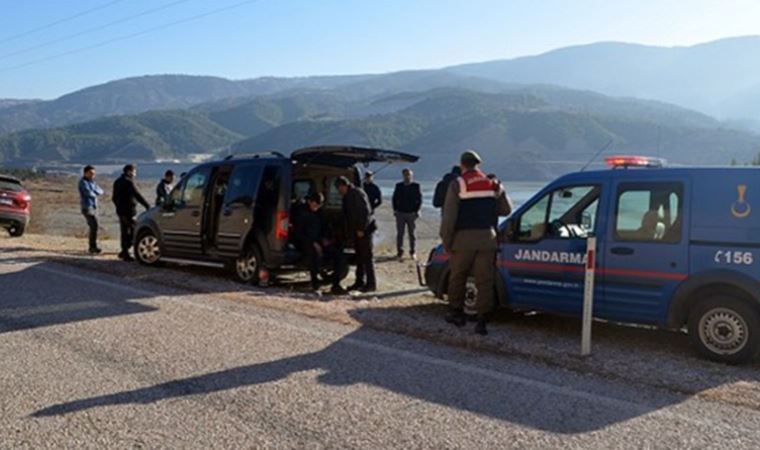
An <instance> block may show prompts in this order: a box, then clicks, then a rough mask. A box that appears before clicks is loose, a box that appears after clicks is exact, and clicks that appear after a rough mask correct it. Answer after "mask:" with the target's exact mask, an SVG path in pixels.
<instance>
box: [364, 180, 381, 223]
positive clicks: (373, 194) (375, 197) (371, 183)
mask: <svg viewBox="0 0 760 450" xmlns="http://www.w3.org/2000/svg"><path fill="white" fill-rule="evenodd" d="M362 189H364V193H365V194H367V198H368V199H369V205H370V206H371V207H372V212H373V213H374V212H375V210H376V209H377V207H378V206H380V205H381V204H382V203H383V193H382V192H380V188H379V187H378V186H377V185H376V184H375V174H374V173H372V171H371V170H368V171H367V172H366V173H365V174H364V183H362Z"/></svg>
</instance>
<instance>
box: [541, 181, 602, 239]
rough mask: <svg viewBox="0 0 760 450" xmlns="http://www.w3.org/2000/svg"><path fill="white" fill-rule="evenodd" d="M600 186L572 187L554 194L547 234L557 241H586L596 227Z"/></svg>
mask: <svg viewBox="0 0 760 450" xmlns="http://www.w3.org/2000/svg"><path fill="white" fill-rule="evenodd" d="M600 192H601V188H599V186H572V187H567V188H561V189H557V190H556V191H554V192H552V197H551V207H550V211H549V226H548V230H547V233H548V235H549V236H550V237H552V238H555V239H586V238H587V237H588V234H589V233H590V232H592V231H594V228H595V227H596V210H597V206H598V205H599V193H600Z"/></svg>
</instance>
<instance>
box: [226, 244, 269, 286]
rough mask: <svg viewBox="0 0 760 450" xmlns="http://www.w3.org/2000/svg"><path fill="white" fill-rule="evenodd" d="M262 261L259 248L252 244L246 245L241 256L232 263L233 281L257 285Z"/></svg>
mask: <svg viewBox="0 0 760 450" xmlns="http://www.w3.org/2000/svg"><path fill="white" fill-rule="evenodd" d="M263 261H264V260H263V258H262V257H261V250H259V247H258V246H257V245H256V244H253V243H250V244H248V246H247V247H246V249H245V250H244V251H243V254H242V256H240V257H239V258H237V259H236V260H235V261H233V262H232V273H233V275H234V276H235V280H236V281H238V282H240V283H245V284H249V283H251V284H258V282H259V269H261V264H262V263H263Z"/></svg>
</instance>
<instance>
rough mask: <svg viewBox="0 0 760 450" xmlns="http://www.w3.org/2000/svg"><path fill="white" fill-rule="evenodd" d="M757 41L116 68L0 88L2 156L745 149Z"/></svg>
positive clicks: (678, 154) (528, 164)
mask: <svg viewBox="0 0 760 450" xmlns="http://www.w3.org/2000/svg"><path fill="white" fill-rule="evenodd" d="M758 49H760V38H756V37H748V38H736V39H729V40H722V41H717V42H713V43H708V44H703V45H698V46H693V47H684V48H663V47H649V46H642V45H635V44H621V43H599V44H590V45H585V46H577V47H568V48H564V49H559V50H555V51H552V52H548V53H545V54H542V55H537V56H530V57H523V58H516V59H512V60H504V61H491V62H485V63H476V64H468V65H462V66H456V67H450V68H445V69H438V70H417V71H404V72H396V73H389V74H380V75H352V76H320V77H302V78H276V77H265V78H257V79H251V80H237V81H235V80H228V79H224V78H219V77H202V76H185V75H155V76H144V77H136V78H127V79H123V80H117V81H113V82H110V83H105V84H102V85H98V86H93V87H90V88H86V89H82V90H80V91H77V92H73V93H71V94H68V95H65V96H63V97H60V98H58V99H55V100H51V101H23V100H22V101H16V100H10V101H8V100H0V134H2V133H6V135H5V136H0V161H6V162H8V161H19V160H23V161H84V160H87V161H114V160H117V159H120V158H121V159H124V160H127V159H129V160H151V159H155V158H184V157H186V156H187V155H188V154H191V153H206V152H210V151H216V150H221V149H226V150H229V148H230V146H232V147H231V148H232V149H234V150H235V151H240V150H243V151H253V150H271V149H278V150H281V151H286V152H287V151H290V150H292V149H294V148H297V147H301V146H306V145H313V144H317V143H343V144H360V145H375V146H383V147H393V148H399V149H403V150H407V151H413V152H417V153H420V154H422V155H423V161H429V163H426V164H424V169H423V170H425V171H428V170H429V171H430V172H431V173H432V172H438V171H439V170H441V169H442V167H443V166H444V165H447V164H448V163H449V160H453V159H455V158H454V156H455V154H456V153H458V152H459V151H461V150H462V149H463V148H465V147H474V148H478V149H480V150H482V151H483V152H484V153H485V154H486V155H487V157H489V159H492V160H499V161H503V162H504V163H503V164H502V165H501V166H499V167H498V169H499V170H500V171H502V172H508V173H510V174H513V175H515V176H518V175H519V176H521V177H535V176H542V177H543V176H552V175H554V174H556V173H560V172H563V171H566V170H571V169H573V168H576V167H578V166H579V165H580V164H581V163H583V162H585V161H586V160H587V159H588V158H589V157H590V156H591V155H593V154H594V153H595V152H596V151H597V150H598V149H599V148H601V147H602V146H604V145H605V144H607V143H608V142H610V147H611V150H610V151H615V152H623V151H625V152H635V153H648V154H653V153H659V154H661V155H662V156H665V157H667V158H669V159H671V160H673V161H675V162H677V163H698V164H699V163H701V164H727V163H728V162H730V161H731V160H732V159H733V160H736V161H738V162H747V161H751V160H754V159H755V157H756V156H757V154H758V152H759V151H760V137H758V135H756V134H754V133H752V132H748V131H741V130H740V129H741V128H745V129H749V128H751V127H753V126H755V125H756V124H757V123H760V120H758V119H760V107H758V106H756V105H760V102H753V99H755V98H757V97H760V71H757V70H755V69H756V67H755V66H756V65H757V66H760V60H757V58H755V57H754V56H755V55H756V54H757V50H758ZM563 86H571V87H572V89H571V88H568V87H563ZM599 92H601V93H599ZM634 97H638V98H634ZM646 98H650V99H655V100H648V99H646ZM668 102H670V103H668ZM676 104H679V105H684V104H686V105H690V106H691V107H693V108H695V109H696V110H695V109H688V108H685V107H683V106H676ZM755 108H758V109H757V111H756V110H755ZM700 111H701V112H700ZM705 111H707V112H711V113H713V114H719V113H720V112H721V111H722V112H724V113H725V112H726V111H730V114H729V116H730V117H732V119H731V120H730V121H720V120H717V119H715V118H713V117H711V116H710V115H708V114H707V113H706V112H705ZM726 114H728V113H726ZM24 130H25V131H24ZM8 133H10V134H8ZM233 144H234V146H233ZM433 155H435V158H428V157H430V156H433ZM452 158H453V159H452ZM507 161H508V162H509V163H507ZM538 162H540V164H539V163H538Z"/></svg>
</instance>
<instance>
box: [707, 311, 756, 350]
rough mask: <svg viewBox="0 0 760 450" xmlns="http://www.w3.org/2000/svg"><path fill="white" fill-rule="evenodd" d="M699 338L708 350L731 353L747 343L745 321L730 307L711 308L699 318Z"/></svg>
mask: <svg viewBox="0 0 760 450" xmlns="http://www.w3.org/2000/svg"><path fill="white" fill-rule="evenodd" d="M699 338H700V340H701V341H702V343H703V344H704V345H705V346H706V347H707V348H708V349H709V350H710V351H712V352H714V353H717V354H723V355H731V354H734V353H737V352H739V351H741V350H742V349H743V348H744V346H745V345H747V340H748V333H747V323H746V322H745V320H744V318H743V317H742V316H741V315H740V314H738V313H737V312H736V311H734V310H732V309H729V308H713V309H711V310H709V311H707V312H706V313H705V314H704V315H703V316H702V317H701V319H700V320H699Z"/></svg>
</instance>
